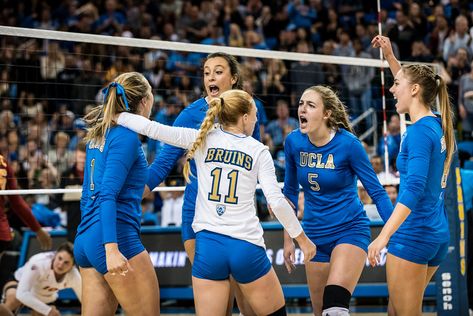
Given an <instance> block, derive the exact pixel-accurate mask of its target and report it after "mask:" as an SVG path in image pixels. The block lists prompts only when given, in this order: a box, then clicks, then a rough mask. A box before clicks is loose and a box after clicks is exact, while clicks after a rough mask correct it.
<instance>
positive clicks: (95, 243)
mask: <svg viewBox="0 0 473 316" xmlns="http://www.w3.org/2000/svg"><path fill="white" fill-rule="evenodd" d="M117 239H118V240H117V242H118V250H120V252H121V253H122V254H123V255H124V256H125V258H127V259H128V260H130V259H131V258H133V257H134V256H136V255H138V254H140V253H141V252H143V251H144V250H145V247H144V246H143V244H142V243H141V239H140V235H139V233H138V232H137V231H136V229H135V228H132V227H131V226H130V225H129V224H125V223H120V222H117ZM74 259H75V261H76V262H77V264H78V265H79V267H82V268H92V267H93V268H95V270H97V271H98V272H100V273H102V274H106V273H107V272H108V271H107V263H106V261H105V247H104V245H103V244H102V227H101V225H100V223H99V222H97V223H95V224H93V225H92V226H90V227H89V228H88V229H87V230H86V231H84V232H83V233H82V234H80V235H77V236H76V239H75V241H74Z"/></svg>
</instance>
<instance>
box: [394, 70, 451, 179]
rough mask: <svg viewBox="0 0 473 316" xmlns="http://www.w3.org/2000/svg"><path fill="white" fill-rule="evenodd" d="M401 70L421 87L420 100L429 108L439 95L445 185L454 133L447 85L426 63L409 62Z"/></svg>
mask: <svg viewBox="0 0 473 316" xmlns="http://www.w3.org/2000/svg"><path fill="white" fill-rule="evenodd" d="M402 71H403V72H404V74H405V75H406V77H407V79H408V80H409V82H410V83H411V84H418V85H419V86H420V87H421V93H420V98H421V101H422V102H423V103H424V104H425V105H426V106H427V107H428V108H429V109H434V108H435V101H436V98H437V95H438V97H439V104H440V114H441V115H442V130H443V134H444V136H445V145H446V149H447V158H446V159H445V162H444V164H443V178H442V187H445V186H446V185H447V176H448V173H449V171H450V164H451V163H452V158H453V153H454V152H455V135H454V130H453V116H454V115H453V111H452V107H451V105H450V99H449V97H448V92H447V85H446V83H445V81H444V80H443V79H442V77H440V76H439V75H437V74H435V72H434V71H433V70H432V68H430V67H429V66H427V65H419V64H411V65H405V66H402Z"/></svg>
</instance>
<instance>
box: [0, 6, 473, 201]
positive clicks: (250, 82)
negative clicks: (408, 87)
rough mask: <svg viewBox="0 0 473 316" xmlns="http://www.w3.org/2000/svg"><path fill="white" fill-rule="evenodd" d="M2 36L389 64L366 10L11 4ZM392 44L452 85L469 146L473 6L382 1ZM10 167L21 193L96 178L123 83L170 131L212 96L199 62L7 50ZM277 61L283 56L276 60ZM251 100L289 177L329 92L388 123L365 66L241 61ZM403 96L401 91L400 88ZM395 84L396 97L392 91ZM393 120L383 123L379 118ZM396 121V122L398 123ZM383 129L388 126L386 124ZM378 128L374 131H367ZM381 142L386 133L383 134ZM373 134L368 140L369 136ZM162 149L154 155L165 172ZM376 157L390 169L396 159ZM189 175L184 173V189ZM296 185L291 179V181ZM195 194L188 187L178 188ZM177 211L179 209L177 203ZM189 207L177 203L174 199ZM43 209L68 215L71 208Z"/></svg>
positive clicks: (111, 50)
mask: <svg viewBox="0 0 473 316" xmlns="http://www.w3.org/2000/svg"><path fill="white" fill-rule="evenodd" d="M2 3H3V5H2V10H1V11H0V25H5V26H18V27H26V28H35V29H45V30H57V31H66V32H79V33H92V34H102V35H112V36H119V37H133V38H142V39H150V40H156V39H160V40H165V41H177V42H187V43H201V44H211V45H222V46H223V45H225V46H233V47H245V48H255V49H270V50H277V51H289V52H299V53H317V54H323V55H336V56H350V57H362V58H377V59H379V50H378V49H373V48H372V47H371V45H370V43H371V39H372V38H373V37H374V36H375V35H376V34H377V33H378V25H377V12H376V11H375V8H376V6H375V5H374V3H370V2H369V1H362V0H355V1H352V0H351V1H347V0H325V1H323V0H306V1H304V0H277V1H272V0H271V1H270V0H246V1H245V0H202V1H197V0H194V1H191V0H190V1H186V0H163V1H156V0H140V1H136V0H96V1H87V0H51V1H37V0H26V1H23V0H21V1H18V0H5V1H3V2H2ZM381 3H382V11H381V20H382V30H383V32H384V33H385V34H386V35H387V36H389V37H390V39H391V40H392V42H393V46H394V49H395V53H396V55H397V56H398V57H399V59H400V60H402V61H418V62H429V63H435V64H437V66H438V67H439V68H438V69H440V75H441V76H442V77H443V78H444V80H446V81H447V82H448V87H449V93H450V95H451V96H452V97H453V99H452V103H453V105H454V107H455V109H456V110H455V111H456V118H457V119H456V126H457V128H458V129H459V130H460V131H461V133H459V137H460V138H464V139H469V138H471V135H472V133H473V63H472V61H473V40H472V38H473V13H472V12H473V4H472V3H471V2H469V1H463V0H442V1H436V0H433V1H428V2H427V1H418V2H415V1H408V0H405V1H404V0H400V1H382V2H381ZM0 42H1V49H0V75H1V80H0V154H2V155H4V157H8V160H9V163H10V165H11V166H13V168H14V170H15V172H16V174H17V176H18V179H19V184H20V186H21V187H22V188H24V189H28V188H56V187H63V185H66V184H67V183H69V182H74V181H71V179H76V180H77V182H76V183H73V184H79V183H80V182H81V180H82V177H83V157H82V158H81V159H80V161H78V160H77V157H78V156H81V154H80V153H81V152H82V153H83V145H82V146H81V145H80V144H81V143H80V140H81V139H82V138H83V136H84V134H85V129H86V126H85V123H84V121H83V120H82V116H83V115H84V114H85V113H87V112H88V111H89V110H90V108H91V107H92V106H93V105H95V104H97V103H100V102H101V101H102V94H101V89H102V88H103V85H104V83H106V82H109V81H111V80H112V79H113V78H114V77H116V76H117V75H118V74H120V73H122V72H127V71H138V72H141V73H143V74H144V75H145V76H146V78H147V79H148V80H149V82H150V83H151V85H152V88H153V93H154V98H155V105H154V110H153V113H152V116H153V118H154V119H155V120H156V121H159V122H161V123H164V124H169V125H171V124H172V123H173V121H174V119H175V118H176V116H177V114H178V113H179V112H180V111H181V110H182V109H183V108H184V107H185V106H186V105H187V104H189V103H191V102H192V101H194V100H195V99H197V98H198V97H200V96H201V95H202V82H201V77H200V67H201V60H202V58H203V57H204V55H203V54H200V53H187V52H183V51H169V50H151V49H144V48H139V47H126V46H112V45H96V44H87V43H78V42H66V41H60V42H58V41H53V40H37V39H31V38H19V37H10V36H2V37H1V39H0ZM275 57H276V56H275ZM240 61H241V64H242V73H243V75H244V77H245V81H246V85H245V89H246V90H247V91H249V92H250V93H252V94H253V95H254V96H255V99H256V102H257V103H258V104H259V106H258V108H259V110H260V112H262V113H261V114H262V115H263V116H262V117H261V121H260V124H261V126H262V131H263V132H264V133H262V135H263V141H264V142H265V143H266V144H267V145H268V146H270V148H271V151H272V154H273V157H274V159H275V162H276V166H279V167H280V168H282V169H283V166H284V164H283V163H281V161H284V157H283V155H282V152H281V149H282V146H283V143H284V139H285V136H286V135H287V134H288V132H290V131H291V130H293V129H294V128H297V126H298V120H297V119H296V118H295V114H296V109H297V103H298V100H297V96H300V94H301V91H303V90H304V89H305V88H307V87H309V86H312V85H317V84H326V85H330V86H331V87H333V88H334V89H336V90H337V91H338V93H339V95H340V96H341V99H342V100H344V102H345V104H346V105H347V107H348V109H349V112H350V114H351V117H352V118H355V117H357V116H358V115H360V114H361V113H363V112H364V111H366V110H367V109H368V108H370V107H374V108H375V110H376V111H378V113H379V112H380V110H381V89H380V79H379V74H378V73H379V71H378V70H377V69H375V68H370V67H362V66H348V65H345V66H338V65H335V64H322V63H320V64H319V63H308V62H295V61H294V62H292V61H291V62H290V61H284V60H279V59H264V60H262V59H258V58H251V57H246V58H241V60H240ZM391 82H392V80H391ZM391 82H390V81H389V80H388V82H387V85H389V84H391ZM387 99H388V104H387V107H388V117H389V120H390V122H391V121H394V122H393V123H390V124H389V126H390V128H389V133H388V139H387V140H388V151H389V157H390V166H391V168H392V170H386V171H384V170H381V171H380V172H387V173H389V174H391V173H393V174H395V173H396V170H395V164H394V161H395V156H396V152H397V151H396V150H397V149H398V148H399V142H400V135H399V118H398V117H397V116H396V115H394V114H393V113H394V107H393V104H394V101H393V100H392V98H391V97H390V95H389V94H388V97H387ZM380 117H382V116H381V115H380ZM391 117H392V118H391ZM378 122H379V120H378ZM370 124H372V122H371V121H370V120H367V121H366V122H365V124H364V127H365V128H367V127H369V126H370ZM378 128H379V127H378ZM361 131H362V130H360V129H357V132H361ZM160 146H161V144H159V143H158V142H156V141H149V140H148V141H147V142H146V143H145V149H146V152H147V157H148V160H149V161H152V159H153V158H154V156H155V155H156V152H157V151H159V150H160ZM377 154H378V155H379V156H381V157H384V147H383V146H380V147H379V148H378V150H377ZM177 174H179V171H176V175H177ZM282 174H283V170H282ZM178 183H182V182H178ZM177 197H178V196H177ZM174 198H176V197H174ZM31 202H32V203H41V204H44V205H46V206H47V207H48V208H51V209H54V208H67V206H65V204H64V201H62V200H61V198H58V197H56V198H55V197H52V196H43V197H41V196H38V197H34V201H31Z"/></svg>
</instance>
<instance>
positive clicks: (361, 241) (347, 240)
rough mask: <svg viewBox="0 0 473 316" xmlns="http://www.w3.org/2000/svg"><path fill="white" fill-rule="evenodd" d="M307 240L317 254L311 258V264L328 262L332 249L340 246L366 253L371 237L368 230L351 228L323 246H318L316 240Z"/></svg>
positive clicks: (357, 227)
mask: <svg viewBox="0 0 473 316" xmlns="http://www.w3.org/2000/svg"><path fill="white" fill-rule="evenodd" d="M309 238H310V239H311V240H312V242H313V243H314V244H315V245H316V246H317V252H316V254H315V257H314V258H312V260H310V261H312V262H330V257H331V255H332V251H333V249H334V248H335V247H336V246H338V245H340V244H350V245H354V246H357V247H359V248H361V249H363V251H364V252H366V253H368V245H369V244H370V240H371V235H370V232H369V230H363V229H360V227H359V226H356V227H353V228H351V229H350V230H346V231H344V232H343V234H342V235H340V236H337V238H334V239H333V240H332V241H330V242H328V243H324V244H318V243H317V239H315V238H311V237H310V236H309Z"/></svg>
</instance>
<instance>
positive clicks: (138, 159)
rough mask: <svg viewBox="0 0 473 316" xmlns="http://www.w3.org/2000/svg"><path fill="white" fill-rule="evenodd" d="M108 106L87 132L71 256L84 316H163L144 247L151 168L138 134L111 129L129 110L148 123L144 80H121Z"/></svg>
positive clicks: (91, 118) (129, 76) (110, 90)
mask: <svg viewBox="0 0 473 316" xmlns="http://www.w3.org/2000/svg"><path fill="white" fill-rule="evenodd" d="M103 93H104V104H103V105H101V106H98V107H96V108H94V109H93V110H92V111H91V112H90V113H89V114H88V115H87V116H86V117H85V120H86V122H87V124H88V126H89V129H88V132H87V135H86V137H85V140H86V141H87V152H86V166H85V172H84V184H83V187H82V198H81V212H82V217H81V222H80V224H79V227H78V229H77V235H76V239H75V247H74V255H75V258H76V261H77V263H78V264H79V267H80V273H81V276H82V282H83V283H82V287H83V296H82V315H111V314H114V313H115V310H116V309H117V305H118V303H119V304H120V305H121V307H122V308H123V310H124V312H125V313H126V314H127V315H159V288H158V280H157V277H156V273H155V271H154V268H153V265H152V263H151V259H150V257H149V254H148V252H147V251H146V250H145V248H144V247H143V244H142V243H141V240H140V218H141V207H140V202H141V197H142V195H143V190H144V185H145V182H146V179H147V177H148V164H147V161H146V158H145V156H144V153H143V149H142V147H141V142H140V140H139V138H138V135H137V134H136V133H134V132H132V131H130V130H128V129H126V128H124V127H121V126H115V124H114V123H113V122H112V121H113V118H114V116H115V114H116V113H119V112H122V111H129V112H130V113H137V114H139V115H142V116H144V117H149V115H150V112H151V107H152V105H153V94H152V93H151V86H150V85H149V83H148V82H147V81H146V79H145V78H144V77H143V76H142V75H141V74H139V73H136V72H129V73H124V74H121V75H120V76H118V77H117V78H116V79H115V81H114V82H112V83H110V84H109V85H108V87H107V88H105V89H104V90H103Z"/></svg>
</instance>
